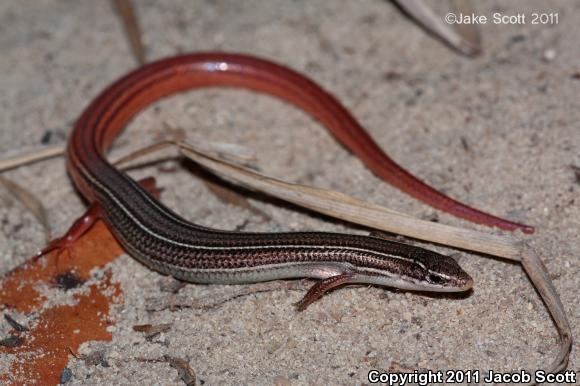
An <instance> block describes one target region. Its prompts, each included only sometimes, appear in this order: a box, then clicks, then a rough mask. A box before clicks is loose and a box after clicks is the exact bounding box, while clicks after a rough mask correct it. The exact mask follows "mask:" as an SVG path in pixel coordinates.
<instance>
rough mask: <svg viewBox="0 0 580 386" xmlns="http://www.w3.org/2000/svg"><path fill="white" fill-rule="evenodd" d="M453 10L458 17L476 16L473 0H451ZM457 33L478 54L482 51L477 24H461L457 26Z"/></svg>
mask: <svg viewBox="0 0 580 386" xmlns="http://www.w3.org/2000/svg"><path fill="white" fill-rule="evenodd" d="M451 9H452V10H453V12H455V14H456V15H458V14H463V15H475V14H476V13H475V7H474V6H473V3H472V2H471V0H451ZM455 31H457V33H458V34H459V35H460V36H461V37H462V38H463V39H464V40H465V41H466V42H468V43H469V45H470V46H471V47H474V48H475V49H476V50H477V52H479V51H481V35H480V33H479V29H478V27H477V24H469V23H459V24H455Z"/></svg>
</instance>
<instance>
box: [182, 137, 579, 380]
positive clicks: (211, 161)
mask: <svg viewBox="0 0 580 386" xmlns="http://www.w3.org/2000/svg"><path fill="white" fill-rule="evenodd" d="M178 146H179V147H180V149H181V151H182V153H183V154H185V155H186V156H187V157H189V158H190V159H192V160H193V161H195V162H197V163H199V164H201V165H203V166H204V167H206V168H208V169H209V170H211V171H212V172H214V173H216V174H218V175H220V176H222V177H225V178H226V179H229V180H233V181H235V182H236V183H239V184H242V185H244V186H246V187H248V188H251V189H255V190H259V191H261V192H264V193H267V194H270V195H273V196H275V197H277V198H280V199H283V200H286V201H289V202H292V203H294V204H297V205H300V206H303V207H306V208H309V209H312V210H315V211H317V212H320V213H324V214H327V215H330V216H333V217H337V218H340V219H342V220H347V221H351V222H353V223H357V224H362V225H366V226H369V227H372V228H376V229H381V230H384V231H387V232H392V233H398V234H401V235H404V236H409V237H413V238H416V239H420V240H425V241H430V242H435V243H438V244H443V245H448V246H451V247H456V248H461V249H465V250H469V251H475V252H480V253H484V254H489V255H494V256H498V257H503V258H506V259H510V260H514V261H520V262H521V264H522V265H523V267H524V269H525V271H526V273H527V274H528V276H529V278H530V280H531V281H532V283H533V284H534V286H535V288H536V289H537V290H538V292H539V293H540V295H541V297H542V299H543V301H544V303H545V304H546V306H547V308H548V310H549V312H550V314H551V315H552V318H553V320H554V322H555V324H556V327H557V329H558V333H559V335H560V351H559V353H558V356H557V358H556V360H555V361H554V362H553V363H552V364H551V365H550V367H549V368H548V369H547V370H548V371H550V372H554V371H560V370H562V369H564V368H565V367H566V364H567V361H568V356H569V353H570V350H571V345H572V332H571V329H570V325H569V323H568V319H567V317H566V313H565V311H564V307H563V305H562V303H561V301H560V297H559V296H558V293H557V291H556V288H555V287H554V285H553V284H552V282H551V280H550V277H549V274H548V272H547V270H546V268H545V266H544V265H543V263H542V262H541V260H540V258H539V257H538V255H537V254H536V253H535V251H534V250H533V249H532V248H531V247H529V246H528V245H527V244H525V243H524V242H522V241H520V240H518V239H516V238H515V237H512V236H503V235H492V234H487V233H483V232H477V231H471V230H468V229H459V228H455V227H451V226H447V225H443V224H438V223H432V222H428V221H422V220H417V219H415V218H412V217H410V216H407V215H404V214H401V213H397V212H395V211H392V210H389V209H387V208H384V207H380V206H378V205H373V204H370V203H367V202H364V201H361V200H357V199H355V198H353V197H350V196H347V195H345V194H342V193H338V192H333V191H328V190H324V189H318V188H313V187H309V186H304V185H298V184H290V183H287V182H284V181H280V180H276V179H273V178H270V177H266V176H264V175H261V174H259V173H256V172H254V171H252V170H249V169H247V168H244V167H242V166H238V165H235V164H231V163H228V162H226V161H224V160H220V159H218V158H215V157H213V156H211V155H208V154H205V153H202V152H200V151H199V150H197V149H195V148H193V147H191V146H189V145H188V144H185V143H178Z"/></svg>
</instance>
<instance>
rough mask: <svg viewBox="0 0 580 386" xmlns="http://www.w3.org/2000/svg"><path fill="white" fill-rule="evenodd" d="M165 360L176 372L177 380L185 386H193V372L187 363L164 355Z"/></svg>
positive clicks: (181, 359)
mask: <svg viewBox="0 0 580 386" xmlns="http://www.w3.org/2000/svg"><path fill="white" fill-rule="evenodd" d="M164 358H165V360H166V361H167V363H169V365H170V366H171V367H173V368H174V369H175V370H177V374H178V375H179V378H181V380H182V381H183V383H185V384H186V385H187V386H195V371H193V369H192V368H191V367H190V366H189V363H188V362H187V361H186V360H185V359H183V358H177V357H172V356H170V355H164Z"/></svg>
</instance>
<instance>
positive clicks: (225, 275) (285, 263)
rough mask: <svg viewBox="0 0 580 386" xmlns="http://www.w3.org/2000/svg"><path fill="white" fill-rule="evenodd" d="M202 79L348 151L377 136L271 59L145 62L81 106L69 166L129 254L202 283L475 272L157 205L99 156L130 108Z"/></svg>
mask: <svg viewBox="0 0 580 386" xmlns="http://www.w3.org/2000/svg"><path fill="white" fill-rule="evenodd" d="M204 86H235V87H240V86H242V87H246V88H250V89H256V90H259V91H265V92H268V93H270V94H273V95H276V96H279V97H282V98H284V99H286V100H289V101H290V102H292V103H294V104H296V105H298V106H300V107H302V108H304V109H305V110H306V111H308V112H310V113H311V114H312V115H313V116H315V117H316V118H318V119H319V120H320V121H321V122H322V123H324V124H325V125H326V126H327V127H328V128H329V129H330V130H332V131H333V133H334V134H335V135H336V136H337V138H338V139H340V140H341V141H342V142H343V143H345V144H347V145H348V146H349V147H350V148H351V149H353V151H354V152H357V151H359V152H360V151H361V149H363V148H364V146H363V145H364V142H361V141H371V143H372V144H373V145H374V142H372V139H370V137H368V135H367V134H366V133H365V132H364V131H362V128H360V126H358V124H356V121H354V118H352V117H351V116H350V115H349V114H348V112H346V110H345V109H344V108H343V107H342V106H341V105H340V104H339V103H338V102H336V100H335V99H334V98H333V97H332V96H330V95H329V94H327V93H325V92H324V91H322V90H321V89H320V88H319V87H318V86H316V85H315V84H314V83H312V82H311V81H309V80H307V79H306V78H304V77H302V76H300V75H298V74H296V73H294V72H292V71H290V70H287V69H284V68H283V67H280V66H277V65H274V64H272V63H269V62H265V61H261V60H258V59H255V58H249V57H245V56H235V55H225V54H206V55H202V54H200V55H190V56H184V57H177V58H173V59H168V60H165V61H162V62H158V63H154V64H151V65H149V66H146V67H143V68H142V69H140V70H137V71H136V72H134V73H133V74H129V75H128V76H126V77H125V78H122V79H121V80H120V81H118V82H117V83H115V84H114V85H113V86H111V87H110V88H109V89H107V90H105V92H103V93H102V94H101V96H100V97H99V98H97V99H96V100H95V101H94V102H93V103H92V104H91V105H90V106H89V107H88V108H87V110H86V111H85V113H84V114H83V115H82V116H81V118H80V119H79V121H78V122H77V124H76V127H75V130H74V132H73V135H72V137H71V139H70V141H69V146H68V161H69V163H68V165H69V172H70V174H71V176H72V177H73V179H74V181H75V183H76V185H77V187H78V188H79V190H80V191H81V192H82V193H83V194H84V195H85V196H86V197H87V199H88V200H89V201H91V202H94V203H98V204H99V206H100V208H101V211H102V217H103V218H104V219H105V221H106V223H107V224H108V226H109V228H110V229H111V230H112V232H113V234H114V235H115V236H116V237H117V239H118V240H119V241H120V242H121V244H122V245H123V246H124V247H125V248H126V250H127V251H128V252H129V254H130V255H132V256H133V257H135V258H136V259H138V260H139V261H141V262H142V263H144V264H145V265H147V266H149V267H150V268H152V269H155V270H157V271H159V272H162V273H165V274H169V275H172V276H174V277H176V278H179V279H182V280H187V281H193V282H202V283H246V282H257V281H267V280H274V279H281V278H298V277H312V278H318V279H329V278H333V277H337V276H340V275H345V274H346V275H348V282H353V283H354V282H356V283H372V284H382V285H389V286H394V287H398V288H405V289H414V290H434V291H463V290H466V289H468V288H470V287H471V285H472V280H471V278H470V277H469V275H467V274H466V273H465V272H464V271H463V270H462V269H461V268H460V267H459V265H458V264H457V263H456V262H455V261H454V260H453V259H451V258H449V257H447V256H443V255H440V254H437V253H435V252H431V251H428V250H425V249H421V248H417V247H413V246H409V245H405V244H400V243H395V242H391V241H387V240H384V239H379V238H374V237H366V236H356V235H346V234H336V233H322V232H295V233H247V232H246V233H244V232H231V231H220V230H214V229H209V228H205V227H201V226H198V225H196V224H193V223H190V222H187V221H185V220H183V219H182V218H181V217H179V216H178V215H177V214H175V213H174V212H172V211H171V210H169V209H168V208H166V207H165V206H163V205H162V204H161V203H159V202H158V201H156V200H155V199H154V198H153V197H152V196H151V195H150V194H149V193H148V192H147V191H145V190H144V189H143V188H142V187H141V186H139V185H138V184H137V183H135V182H134V181H133V180H132V179H131V178H129V177H128V176H127V175H126V174H124V173H123V172H121V171H119V170H117V169H115V168H114V167H113V166H111V165H110V164H109V163H108V162H107V161H106V160H105V158H104V153H105V152H106V149H107V148H108V146H109V145H110V143H111V141H112V140H113V138H114V137H115V136H116V135H117V134H118V133H119V132H120V131H121V130H122V129H123V128H124V126H125V125H126V123H127V122H128V121H129V120H130V119H131V118H132V117H133V115H134V114H136V113H137V112H139V111H140V110H141V109H143V108H145V107H146V106H147V105H149V104H150V103H152V102H153V101H155V100H157V99H159V98H161V97H163V96H165V95H168V94H170V93H174V92H177V91H183V90H186V89H189V88H194V87H204ZM361 131H362V134H361ZM361 143H362V145H361ZM374 146H376V145H374ZM385 157H386V156H385Z"/></svg>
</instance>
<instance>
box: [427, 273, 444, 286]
mask: <svg viewBox="0 0 580 386" xmlns="http://www.w3.org/2000/svg"><path fill="white" fill-rule="evenodd" d="M427 280H428V281H429V283H432V284H441V283H443V279H442V278H441V276H437V275H434V274H429V275H428V276H427Z"/></svg>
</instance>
